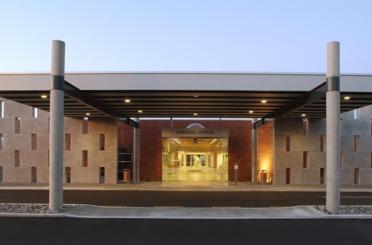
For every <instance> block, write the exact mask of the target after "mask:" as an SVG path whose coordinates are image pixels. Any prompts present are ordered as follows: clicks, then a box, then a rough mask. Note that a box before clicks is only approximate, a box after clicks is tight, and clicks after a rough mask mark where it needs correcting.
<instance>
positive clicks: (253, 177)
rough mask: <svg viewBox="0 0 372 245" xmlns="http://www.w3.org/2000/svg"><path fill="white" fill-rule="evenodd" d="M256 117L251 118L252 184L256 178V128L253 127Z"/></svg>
mask: <svg viewBox="0 0 372 245" xmlns="http://www.w3.org/2000/svg"><path fill="white" fill-rule="evenodd" d="M255 122H257V119H256V118H254V119H253V120H252V180H251V182H252V184H255V183H256V179H257V129H256V128H255V127H254V124H255Z"/></svg>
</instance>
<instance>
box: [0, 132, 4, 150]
mask: <svg viewBox="0 0 372 245" xmlns="http://www.w3.org/2000/svg"><path fill="white" fill-rule="evenodd" d="M3 148H4V135H3V134H0V150H2V149H3Z"/></svg>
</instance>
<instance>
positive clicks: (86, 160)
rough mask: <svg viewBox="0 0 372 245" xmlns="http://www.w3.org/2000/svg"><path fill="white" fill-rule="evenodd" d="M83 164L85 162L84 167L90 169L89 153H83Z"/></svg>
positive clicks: (85, 151)
mask: <svg viewBox="0 0 372 245" xmlns="http://www.w3.org/2000/svg"><path fill="white" fill-rule="evenodd" d="M82 162H83V167H88V151H87V150H84V151H83V152H82Z"/></svg>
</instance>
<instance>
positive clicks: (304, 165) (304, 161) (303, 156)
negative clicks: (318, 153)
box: [302, 151, 308, 168]
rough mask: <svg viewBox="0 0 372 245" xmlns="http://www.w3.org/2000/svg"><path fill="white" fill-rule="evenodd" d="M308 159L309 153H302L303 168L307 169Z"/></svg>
mask: <svg viewBox="0 0 372 245" xmlns="http://www.w3.org/2000/svg"><path fill="white" fill-rule="evenodd" d="M307 158H308V152H307V151H304V152H303V153H302V167H303V168H307Z"/></svg>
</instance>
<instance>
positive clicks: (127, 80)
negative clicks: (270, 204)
mask: <svg viewBox="0 0 372 245" xmlns="http://www.w3.org/2000/svg"><path fill="white" fill-rule="evenodd" d="M65 80H66V81H65V88H64V90H65V93H66V95H65V107H64V108H65V117H64V154H63V155H64V161H63V162H64V166H63V181H64V183H73V184H97V183H107V184H122V183H128V182H131V181H133V180H134V181H138V180H140V181H162V182H164V183H183V184H187V183H192V184H195V183H200V184H221V183H222V184H224V183H227V182H229V181H230V182H232V181H242V182H255V183H259V184H273V185H316V186H318V185H323V184H325V167H326V166H325V162H326V137H325V135H326V127H325V126H326V120H325V91H326V90H325V85H326V84H325V83H324V80H325V75H324V74H257V73H252V74H249V73H138V74H134V73H72V74H66V78H65ZM67 81H68V82H67ZM341 81H342V82H341V91H342V95H341V99H342V100H341V112H342V114H341V152H340V157H341V176H342V178H341V179H342V184H344V185H370V184H372V106H369V105H370V104H371V102H372V96H371V92H372V76H371V75H343V76H342V77H341ZM49 83H50V76H49V75H48V74H1V75H0V96H1V97H2V98H1V99H0V101H1V102H0V103H1V106H0V110H1V111H0V115H1V117H0V182H1V183H4V184H29V183H48V175H49V172H48V168H49V167H48V166H49V157H48V156H49V155H48V149H49V112H48V110H49V96H50V95H49V89H50V85H49ZM133 126H135V129H133ZM136 127H137V128H139V130H136ZM139 132H140V133H139ZM136 134H137V136H138V138H137V140H134V138H136V137H134V135H136ZM136 145H137V146H138V147H136ZM136 154H137V155H136ZM136 159H137V161H136ZM132 160H133V161H132Z"/></svg>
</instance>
